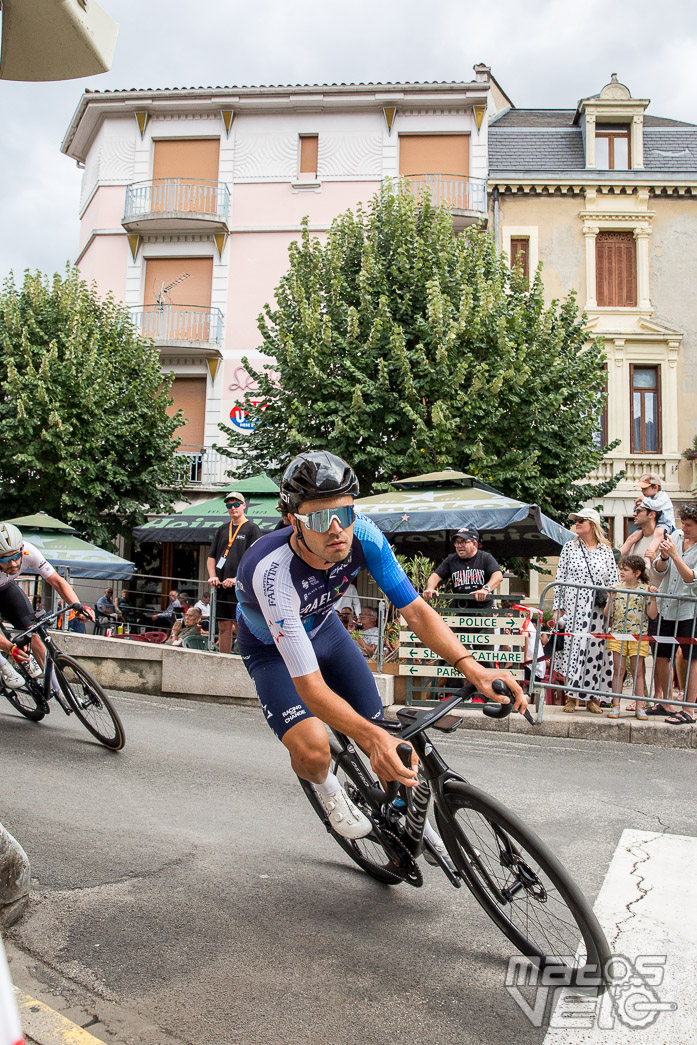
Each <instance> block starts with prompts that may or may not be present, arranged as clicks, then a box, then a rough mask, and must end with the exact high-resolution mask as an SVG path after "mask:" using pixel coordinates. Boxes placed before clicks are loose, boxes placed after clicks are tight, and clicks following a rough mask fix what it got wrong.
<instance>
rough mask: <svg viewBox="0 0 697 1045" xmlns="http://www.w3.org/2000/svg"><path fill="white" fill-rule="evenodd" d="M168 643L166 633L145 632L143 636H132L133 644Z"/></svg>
mask: <svg viewBox="0 0 697 1045" xmlns="http://www.w3.org/2000/svg"><path fill="white" fill-rule="evenodd" d="M166 641H167V632H166V631H144V632H143V634H142V635H131V642H154V643H156V644H159V643H161V642H166Z"/></svg>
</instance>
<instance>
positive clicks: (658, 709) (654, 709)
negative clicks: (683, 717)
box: [646, 704, 672, 715]
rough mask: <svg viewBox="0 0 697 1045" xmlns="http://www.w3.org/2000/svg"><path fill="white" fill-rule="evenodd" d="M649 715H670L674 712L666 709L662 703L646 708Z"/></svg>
mask: <svg viewBox="0 0 697 1045" xmlns="http://www.w3.org/2000/svg"><path fill="white" fill-rule="evenodd" d="M646 714H647V715H670V714H672V712H670V711H666V709H665V708H664V707H663V705H662V704H653V705H652V706H651V707H650V708H647V709H646Z"/></svg>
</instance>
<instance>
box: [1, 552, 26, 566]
mask: <svg viewBox="0 0 697 1045" xmlns="http://www.w3.org/2000/svg"><path fill="white" fill-rule="evenodd" d="M21 558H22V552H21V551H18V552H14V553H13V554H12V555H3V557H2V558H1V559H0V565H1V566H4V565H5V564H6V563H8V562H17V559H21Z"/></svg>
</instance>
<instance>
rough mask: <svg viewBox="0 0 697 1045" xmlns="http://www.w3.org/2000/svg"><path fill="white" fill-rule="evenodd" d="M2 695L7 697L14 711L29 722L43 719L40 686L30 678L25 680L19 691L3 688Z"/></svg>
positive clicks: (43, 709) (42, 700)
mask: <svg viewBox="0 0 697 1045" xmlns="http://www.w3.org/2000/svg"><path fill="white" fill-rule="evenodd" d="M2 692H3V695H4V696H5V697H7V699H8V700H9V702H10V704H11V705H12V707H13V708H14V709H15V711H19V713H20V715H24V717H25V718H28V719H29V720H30V721H31V722H40V721H41V719H42V718H45V716H46V711H45V705H44V699H43V696H42V692H41V686H40V685H39V684H38V682H35V681H34V679H32V678H25V681H24V685H23V686H22V688H21V689H10V687H9V686H3V688H2Z"/></svg>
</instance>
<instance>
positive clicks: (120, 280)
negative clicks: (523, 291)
mask: <svg viewBox="0 0 697 1045" xmlns="http://www.w3.org/2000/svg"><path fill="white" fill-rule="evenodd" d="M509 104H510V102H509V100H508V99H507V98H506V96H505V95H504V94H503V92H502V91H501V89H500V88H499V86H498V84H497V83H496V81H495V80H494V79H493V77H492V76H491V74H490V71H489V69H488V68H487V67H486V66H483V65H479V66H475V78H474V79H473V80H472V81H471V82H463V83H416V84H330V85H327V84H324V85H309V86H308V85H302V86H292V87H239V88H237V87H235V88H192V89H185V88H176V89H166V90H123V91H109V92H99V91H92V90H87V91H85V93H84V95H83V96H82V98H81V99H80V103H79V105H78V107H77V110H76V112H75V115H74V116H73V119H72V120H71V123H70V126H69V127H68V130H67V132H66V135H65V139H64V141H63V144H62V151H63V152H64V153H65V154H66V155H68V156H70V157H72V158H73V159H75V160H76V161H77V162H78V164H79V165H80V166H83V167H84V175H83V181H82V193H81V199H80V242H79V250H78V254H77V262H78V265H79V267H80V270H81V272H82V273H83V275H84V276H85V277H86V278H87V279H90V280H95V281H96V283H97V286H98V287H99V289H100V290H101V291H102V292H103V293H104V294H106V293H107V292H109V291H110V292H111V293H113V295H114V297H115V298H116V299H117V300H119V301H122V302H123V303H124V304H125V305H126V306H127V307H128V308H129V309H130V310H131V312H132V314H133V316H134V318H135V319H136V320H137V322H138V323H139V325H140V326H141V329H142V331H143V333H144V334H146V335H148V336H150V337H153V338H154V339H155V341H156V343H157V345H158V347H159V349H160V352H161V356H162V366H163V370H165V371H170V370H172V371H174V373H175V381H174V385H173V396H174V402H175V408H176V407H181V408H182V410H183V411H184V415H185V416H186V418H187V419H188V424H187V425H186V426H185V427H184V428H183V429H182V431H181V432H180V434H181V437H182V450H186V451H188V452H189V453H191V454H192V465H191V475H190V478H191V480H192V484H193V485H194V486H198V487H199V488H200V489H201V491H202V492H203V491H204V490H206V489H210V488H211V487H212V486H215V485H216V484H217V483H219V482H221V481H222V473H223V465H224V463H225V462H221V461H220V460H219V459H218V455H217V454H215V452H214V451H212V450H211V449H210V447H211V445H212V444H213V442H215V441H216V440H217V439H219V438H220V432H219V429H218V423H219V422H220V421H224V422H226V423H227V422H229V421H230V420H232V422H233V424H237V425H240V426H242V427H243V426H244V417H243V415H242V412H241V411H240V410H239V403H240V401H241V398H242V394H243V392H244V391H245V390H246V388H247V375H246V374H245V372H244V370H243V368H242V366H241V359H242V356H243V355H249V356H250V357H251V358H252V359H254V358H255V357H256V358H257V360H258V359H259V357H258V356H257V346H258V344H259V340H260V339H259V334H258V330H257V316H258V315H259V313H260V311H261V309H262V307H263V305H264V304H265V302H267V301H271V300H272V298H273V291H274V288H275V286H276V284H277V283H278V280H279V278H280V276H281V275H282V274H283V272H284V271H285V269H286V267H287V250H288V245H289V243H290V242H291V241H292V240H293V239H294V238H296V237H297V235H298V232H299V229H300V222H301V220H302V218H303V217H304V216H305V215H307V216H308V217H309V222H310V228H311V230H312V231H313V232H314V233H316V234H317V235H319V236H321V235H322V234H323V233H324V232H326V230H327V228H328V227H329V225H330V223H331V221H332V219H333V218H334V217H335V216H336V215H338V214H340V213H342V212H343V211H345V210H346V209H347V208H349V207H355V205H356V204H357V203H358V202H359V201H361V200H367V199H368V198H370V197H371V196H372V195H373V194H374V193H375V191H376V190H377V189H378V188H379V187H380V185H381V183H382V182H383V180H384V179H386V178H395V177H397V176H399V175H400V174H402V175H407V176H409V177H410V178H411V181H412V185H413V187H414V191H418V190H419V187H420V186H421V185H423V184H424V183H425V182H427V183H428V184H430V185H431V187H432V191H433V195H434V198H435V199H437V200H447V201H448V202H449V203H450V204H451V205H452V208H453V221H454V222H455V223H456V224H458V225H459V226H460V227H463V226H464V225H466V224H469V223H472V222H475V221H479V220H481V219H485V218H486V209H487V200H486V177H487V170H488V149H487V133H488V121H489V118H490V117H492V116H493V115H494V114H495V113H496V112H497V111H500V110H501V109H503V108H505V107H506V106H507V105H509ZM227 463H228V464H229V462H227Z"/></svg>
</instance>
